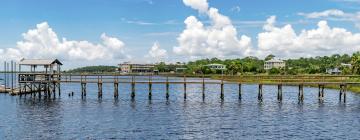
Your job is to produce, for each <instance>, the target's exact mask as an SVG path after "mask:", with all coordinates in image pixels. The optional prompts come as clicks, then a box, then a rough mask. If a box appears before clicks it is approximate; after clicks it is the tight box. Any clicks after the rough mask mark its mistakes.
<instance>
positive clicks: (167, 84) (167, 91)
mask: <svg viewBox="0 0 360 140" xmlns="http://www.w3.org/2000/svg"><path fill="white" fill-rule="evenodd" d="M166 99H167V100H168V99H169V77H166Z"/></svg>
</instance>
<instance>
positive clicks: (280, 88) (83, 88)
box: [81, 79, 347, 102]
mask: <svg viewBox="0 0 360 140" xmlns="http://www.w3.org/2000/svg"><path fill="white" fill-rule="evenodd" d="M86 85H87V83H86V82H82V83H81V96H82V97H84V96H86ZM130 85H131V95H130V96H131V98H132V99H134V98H135V96H136V94H135V89H136V82H135V81H134V80H132V82H131V83H130ZM263 85H264V84H258V96H257V97H258V100H259V101H263V99H264V97H263V94H264V93H263ZM97 86H98V97H99V98H102V96H103V83H102V82H101V81H100V82H98V83H97ZM152 86H153V83H152V82H151V81H149V82H148V97H149V99H151V98H152V96H153V95H152ZM169 86H170V83H169V82H168V79H167V80H166V83H165V97H166V99H169V97H170V94H169V92H170V91H169ZM318 87H319V94H318V99H319V101H324V95H325V91H324V88H325V85H322V84H319V85H318ZM186 88H187V83H186V82H184V83H183V98H184V100H186V98H187V89H186ZM113 89H114V98H118V97H119V82H118V81H115V82H114V88H113ZM205 89H206V84H205V82H203V83H202V90H201V91H202V93H201V95H202V99H203V100H205ZM346 91H347V90H346V84H341V85H340V93H339V100H340V101H343V102H346ZM224 97H225V95H224V82H221V83H220V99H221V100H224ZM238 99H239V100H241V99H242V84H241V83H238ZM304 99H305V97H304V85H303V84H300V85H298V101H299V102H303V101H304ZM277 100H278V101H279V102H281V101H282V100H283V85H282V84H279V85H277Z"/></svg>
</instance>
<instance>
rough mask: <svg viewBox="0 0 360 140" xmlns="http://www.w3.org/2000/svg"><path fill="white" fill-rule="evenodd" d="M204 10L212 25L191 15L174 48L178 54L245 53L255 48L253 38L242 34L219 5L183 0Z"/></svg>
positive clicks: (213, 54) (238, 54)
mask: <svg viewBox="0 0 360 140" xmlns="http://www.w3.org/2000/svg"><path fill="white" fill-rule="evenodd" d="M183 2H184V3H185V5H187V6H190V7H192V8H194V9H196V10H199V12H200V13H206V15H207V16H208V17H209V19H210V22H211V25H210V26H205V25H204V24H203V23H202V22H201V21H199V20H198V19H197V18H196V17H195V16H189V17H187V18H186V20H185V21H184V23H185V24H186V29H185V30H184V31H183V32H182V33H181V34H180V35H179V37H178V38H177V40H178V42H179V46H177V47H174V48H173V51H174V53H175V54H178V55H183V56H191V57H194V56H195V57H196V56H210V57H225V56H234V55H237V56H244V55H247V54H249V53H250V51H251V38H250V37H248V36H245V35H242V36H241V37H240V38H239V37H238V33H237V30H236V28H235V27H234V26H233V25H232V23H231V20H230V19H229V18H228V17H227V16H224V15H222V14H220V13H219V11H218V9H216V8H208V3H207V1H206V0H183Z"/></svg>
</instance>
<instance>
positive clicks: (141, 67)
mask: <svg viewBox="0 0 360 140" xmlns="http://www.w3.org/2000/svg"><path fill="white" fill-rule="evenodd" d="M154 68H155V65H154V64H135V63H130V62H125V63H123V64H119V71H120V72H121V73H153V72H154Z"/></svg>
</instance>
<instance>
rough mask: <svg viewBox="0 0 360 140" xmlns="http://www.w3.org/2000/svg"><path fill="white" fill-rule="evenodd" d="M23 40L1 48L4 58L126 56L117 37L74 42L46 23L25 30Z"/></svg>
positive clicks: (89, 59) (97, 57) (79, 58)
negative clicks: (13, 45)
mask: <svg viewBox="0 0 360 140" xmlns="http://www.w3.org/2000/svg"><path fill="white" fill-rule="evenodd" d="M22 36H23V40H22V41H19V42H17V45H16V47H15V48H7V49H4V50H1V51H0V54H2V55H3V56H5V57H2V58H5V59H8V60H9V59H12V60H19V59H21V58H58V59H62V60H88V61H91V60H96V59H110V60H111V59H116V58H124V57H125V54H124V46H125V44H124V43H123V42H122V41H120V40H119V39H117V38H114V37H109V36H107V35H106V34H102V35H101V40H102V43H100V44H95V43H91V42H89V41H75V40H67V39H66V38H63V39H62V40H60V39H59V37H58V36H57V34H56V33H55V32H54V31H53V30H52V28H50V27H49V25H48V23H47V22H43V23H40V24H37V25H36V28H35V29H30V30H29V31H28V32H26V33H23V34H22Z"/></svg>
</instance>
